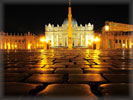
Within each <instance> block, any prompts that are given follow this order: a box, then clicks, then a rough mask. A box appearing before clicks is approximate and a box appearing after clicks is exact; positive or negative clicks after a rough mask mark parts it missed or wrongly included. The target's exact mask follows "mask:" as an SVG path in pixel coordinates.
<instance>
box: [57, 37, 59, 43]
mask: <svg viewBox="0 0 133 100" xmlns="http://www.w3.org/2000/svg"><path fill="white" fill-rule="evenodd" d="M57 46H59V36H58V35H57Z"/></svg>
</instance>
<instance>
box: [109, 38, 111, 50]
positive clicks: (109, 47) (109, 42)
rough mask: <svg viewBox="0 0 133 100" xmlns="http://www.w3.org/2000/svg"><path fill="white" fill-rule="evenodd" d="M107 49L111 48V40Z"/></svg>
mask: <svg viewBox="0 0 133 100" xmlns="http://www.w3.org/2000/svg"><path fill="white" fill-rule="evenodd" d="M109 48H111V40H109Z"/></svg>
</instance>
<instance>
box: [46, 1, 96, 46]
mask: <svg viewBox="0 0 133 100" xmlns="http://www.w3.org/2000/svg"><path fill="white" fill-rule="evenodd" d="M93 30H94V26H93V24H90V23H88V24H85V26H83V25H82V24H80V26H78V23H77V21H76V20H75V19H74V18H72V14H71V6H70V2H69V8H68V18H66V19H65V20H64V22H63V24H62V25H61V26H59V25H57V26H54V25H53V24H48V25H45V35H46V39H47V40H50V41H51V47H56V46H57V47H59V46H62V47H69V48H71V47H77V46H82V47H88V46H90V48H92V47H93V45H90V44H91V43H92V42H93V39H94V31H93ZM71 35H72V36H71ZM68 44H69V45H68Z"/></svg>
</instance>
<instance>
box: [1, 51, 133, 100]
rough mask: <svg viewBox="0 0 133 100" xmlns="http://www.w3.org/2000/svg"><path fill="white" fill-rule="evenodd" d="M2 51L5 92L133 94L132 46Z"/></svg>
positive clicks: (94, 98) (93, 98) (91, 97)
mask: <svg viewBox="0 0 133 100" xmlns="http://www.w3.org/2000/svg"><path fill="white" fill-rule="evenodd" d="M0 52H2V53H3V58H4V59H3V66H4V86H3V87H4V88H3V89H4V95H5V96H9V95H10V96H12V95H13V96H14V95H16V96H17V95H19V96H24V95H28V96H41V97H49V96H53V97H56V96H57V97H67V96H68V97H69V96H70V97H75V98H76V97H78V96H82V97H83V98H87V100H98V99H100V98H103V99H107V98H108V97H114V96H115V97H118V96H119V97H120V96H124V97H129V96H130V95H131V93H132V92H131V91H130V90H131V87H132V86H133V81H132V76H133V54H132V51H131V50H90V49H83V48H82V49H81V48H80V49H76V48H75V49H73V50H68V49H51V50H46V51H44V50H33V51H26V50H21V51H0ZM127 91H128V92H127ZM83 98H82V99H83Z"/></svg>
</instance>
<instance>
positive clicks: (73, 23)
mask: <svg viewBox="0 0 133 100" xmlns="http://www.w3.org/2000/svg"><path fill="white" fill-rule="evenodd" d="M63 24H66V25H67V26H68V18H66V19H65V20H64V22H63ZM73 25H78V23H77V21H76V20H75V19H74V18H72V26H73Z"/></svg>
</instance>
